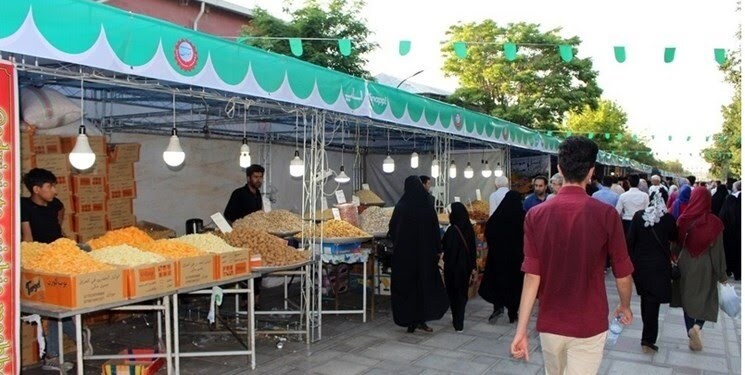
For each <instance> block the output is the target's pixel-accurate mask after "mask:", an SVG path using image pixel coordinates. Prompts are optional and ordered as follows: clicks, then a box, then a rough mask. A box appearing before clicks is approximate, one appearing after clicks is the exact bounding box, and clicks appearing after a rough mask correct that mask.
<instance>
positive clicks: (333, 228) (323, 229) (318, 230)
mask: <svg viewBox="0 0 745 375" xmlns="http://www.w3.org/2000/svg"><path fill="white" fill-rule="evenodd" d="M296 237H299V236H296ZM305 237H306V238H311V237H316V238H318V237H324V238H350V237H372V236H370V234H369V233H367V232H363V231H362V230H360V229H359V228H357V227H355V226H354V225H352V224H349V223H347V222H346V221H342V220H336V219H334V220H329V221H325V222H322V223H320V224H318V225H316V226H315V227H313V228H312V229H311V230H307V229H306V232H305Z"/></svg>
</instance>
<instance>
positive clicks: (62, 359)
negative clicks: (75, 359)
mask: <svg viewBox="0 0 745 375" xmlns="http://www.w3.org/2000/svg"><path fill="white" fill-rule="evenodd" d="M39 329H41V327H39ZM49 329H52V327H51V326H49ZM57 332H59V334H58V335H57V336H58V340H57V345H58V346H57V348H58V351H59V356H58V357H57V359H59V363H60V371H59V373H60V374H66V373H67V372H66V371H65V346H64V345H65V338H64V337H63V335H64V333H63V332H62V319H58V320H57Z"/></svg>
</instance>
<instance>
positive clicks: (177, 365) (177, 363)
mask: <svg viewBox="0 0 745 375" xmlns="http://www.w3.org/2000/svg"><path fill="white" fill-rule="evenodd" d="M172 315H173V316H172V318H173V340H174V342H173V352H174V354H173V359H174V367H175V370H176V374H178V373H180V371H181V357H180V355H179V353H180V351H181V344H180V343H181V340H180V338H179V324H178V323H179V322H178V293H175V294H174V295H173V314H172Z"/></svg>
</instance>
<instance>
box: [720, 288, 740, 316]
mask: <svg viewBox="0 0 745 375" xmlns="http://www.w3.org/2000/svg"><path fill="white" fill-rule="evenodd" d="M717 289H719V308H721V309H722V311H724V312H725V313H726V314H727V315H729V316H730V317H731V318H735V317H737V316H738V315H740V297H739V296H738V295H737V292H736V291H735V287H734V286H733V285H730V284H721V283H720V284H718V288H717Z"/></svg>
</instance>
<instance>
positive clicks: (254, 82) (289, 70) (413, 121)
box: [0, 0, 649, 169]
mask: <svg viewBox="0 0 745 375" xmlns="http://www.w3.org/2000/svg"><path fill="white" fill-rule="evenodd" d="M2 8H3V9H2V11H0V50H2V51H7V52H12V53H18V54H23V55H28V56H36V57H40V58H45V59H52V60H58V61H63V62H68V63H75V64H79V65H84V66H90V67H94V68H98V69H105V70H109V71H113V72H117V73H123V74H128V75H135V76H142V77H147V78H152V79H157V80H162V81H170V82H176V83H180V84H185V85H191V86H196V87H206V88H211V89H216V90H222V91H226V92H232V93H236V94H239V95H245V96H250V97H257V98H266V99H270V100H276V101H281V102H287V103H293V104H296V105H301V106H308V107H313V108H319V109H325V110H330V111H334V112H339V113H343V114H348V115H353V116H360V117H368V118H371V119H373V120H378V121H385V122H389V123H394V124H398V125H402V126H408V127H414V128H420V129H427V130H431V131H436V132H441V133H447V134H454V135H459V136H462V137H468V138H472V139H478V140H482V141H486V142H492V143H498V144H505V145H510V146H517V147H521V148H525V149H529V150H534V151H539V152H545V153H556V152H557V149H558V145H559V143H560V140H559V139H557V138H554V137H550V136H547V135H545V134H541V133H538V132H535V131H532V130H530V129H527V128H524V127H522V126H519V125H517V124H513V123H510V122H508V121H504V120H501V119H498V118H495V117H491V116H487V115H483V114H480V113H477V112H473V111H468V110H466V109H463V108H460V107H456V106H453V105H449V104H446V103H442V102H439V101H437V100H433V99H429V98H425V97H422V96H419V95H414V94H410V93H407V92H405V91H402V90H398V89H395V88H392V87H389V86H385V85H381V84H378V83H375V82H370V81H366V80H363V79H360V78H356V77H352V76H349V75H346V74H343V73H339V72H336V71H334V70H330V69H327V68H323V67H319V66H316V65H312V64H309V63H306V62H303V61H300V60H298V59H295V58H292V57H288V56H282V55H277V54H274V53H270V52H267V51H264V50H260V49H257V48H253V47H250V46H246V45H243V44H240V43H235V42H232V41H229V40H225V39H221V38H217V37H214V36H211V35H206V34H203V33H200V32H196V31H194V30H190V29H185V28H182V27H180V26H177V25H174V24H170V23H167V22H163V21H161V20H157V19H154V18H150V17H146V16H142V15H138V14H133V13H130V12H126V11H123V10H121V9H117V8H114V7H111V6H107V5H102V4H97V3H94V2H92V1H86V0H12V1H9V2H7V3H6V4H3V7H2ZM598 162H601V163H603V164H606V165H616V166H624V167H626V166H628V167H633V168H636V169H649V168H648V167H647V166H643V165H640V164H638V163H636V164H634V163H635V162H633V161H631V160H629V159H628V158H622V157H619V156H616V155H611V154H607V153H601V155H599V157H598Z"/></svg>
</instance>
